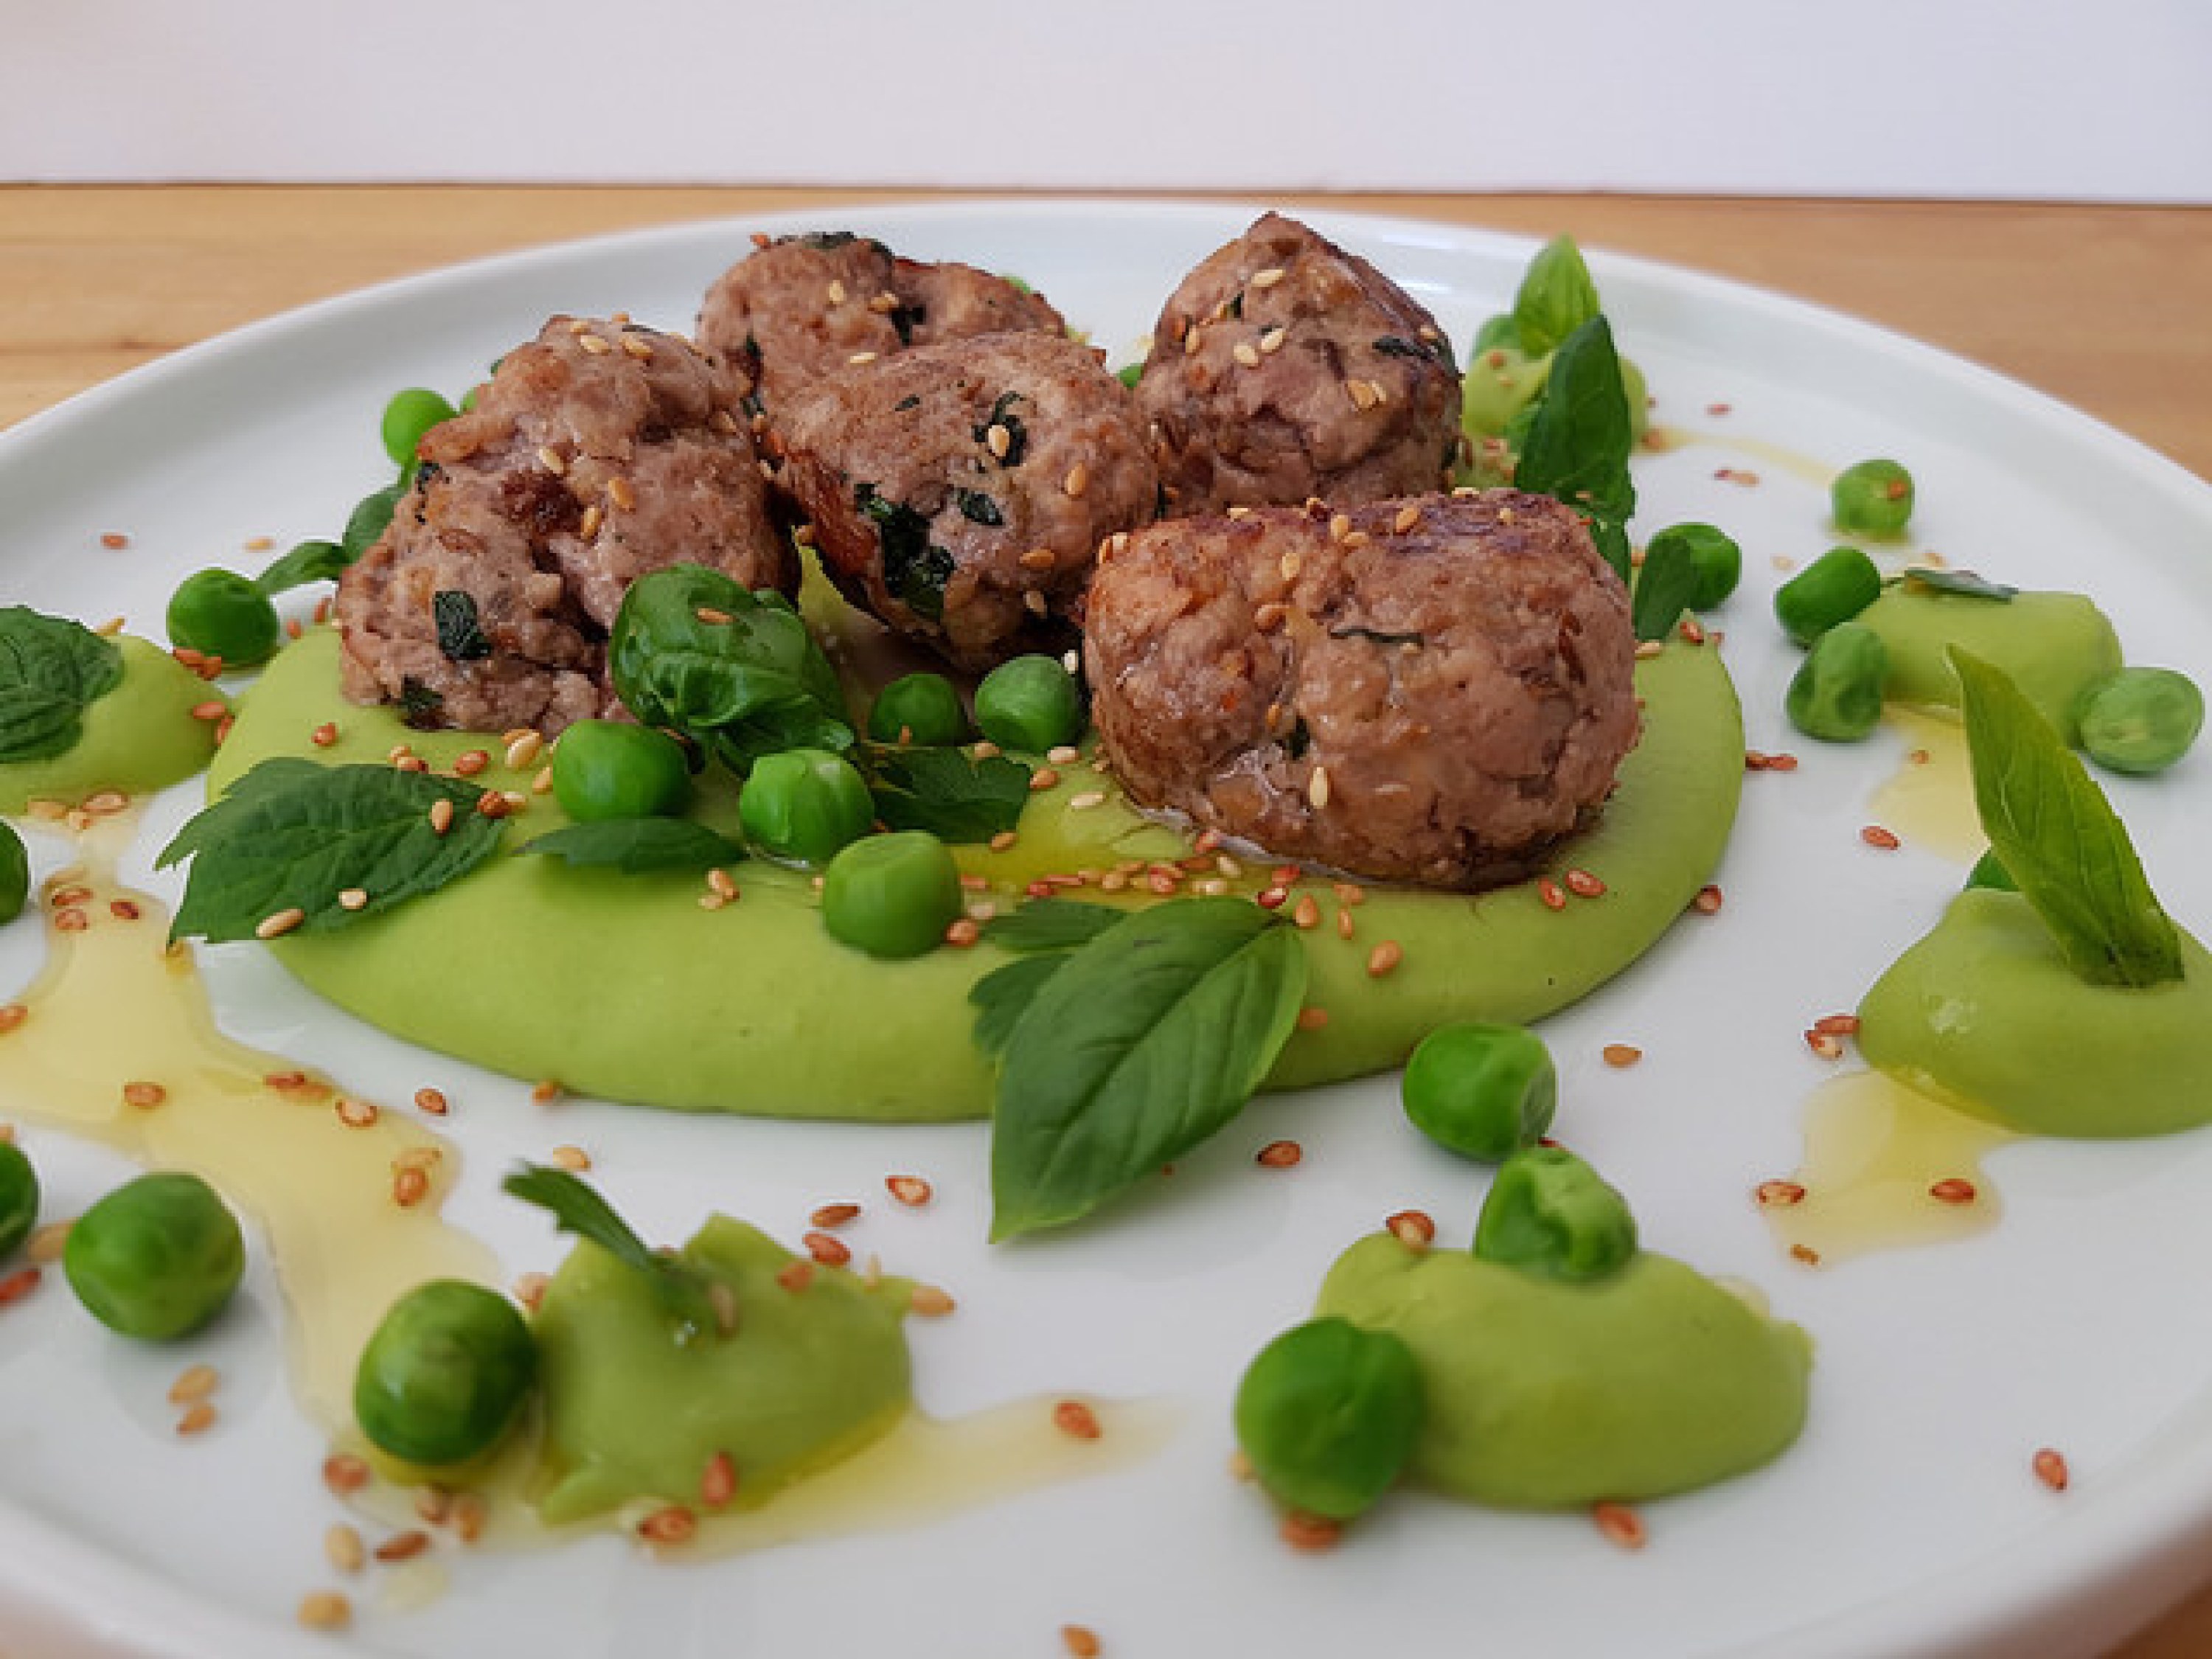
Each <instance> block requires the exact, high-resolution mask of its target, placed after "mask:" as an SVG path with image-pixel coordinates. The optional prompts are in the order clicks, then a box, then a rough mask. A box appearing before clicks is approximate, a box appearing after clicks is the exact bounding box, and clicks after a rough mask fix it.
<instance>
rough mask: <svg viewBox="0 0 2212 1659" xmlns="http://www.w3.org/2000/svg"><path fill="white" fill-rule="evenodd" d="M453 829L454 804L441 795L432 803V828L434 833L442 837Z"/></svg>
mask: <svg viewBox="0 0 2212 1659" xmlns="http://www.w3.org/2000/svg"><path fill="white" fill-rule="evenodd" d="M430 828H431V829H432V831H433V832H434V833H435V834H437V835H441V836H442V835H444V834H445V833H446V831H447V830H448V829H452V828H453V802H452V801H451V800H448V799H447V798H446V797H445V796H443V795H441V796H440V797H439V798H438V799H435V800H434V801H432V802H431V803H430Z"/></svg>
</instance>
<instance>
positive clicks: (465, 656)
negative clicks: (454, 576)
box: [430, 587, 491, 662]
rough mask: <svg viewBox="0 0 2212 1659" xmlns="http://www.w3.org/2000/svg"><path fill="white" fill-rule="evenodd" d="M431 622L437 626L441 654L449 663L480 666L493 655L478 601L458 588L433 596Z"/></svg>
mask: <svg viewBox="0 0 2212 1659" xmlns="http://www.w3.org/2000/svg"><path fill="white" fill-rule="evenodd" d="M430 619H431V621H432V622H433V623H435V624H436V625H437V629H438V650H439V652H440V653H441V655H442V656H444V658H445V659H446V660H447V662H476V661H478V660H480V659H483V658H485V657H489V655H491V641H489V639H487V638H485V637H484V631H483V623H481V622H480V621H478V620H477V602H476V597H475V596H474V595H473V594H471V593H469V592H465V591H464V590H462V589H460V588H458V587H447V588H441V589H440V590H439V591H438V592H435V593H433V594H432V595H431V596H430Z"/></svg>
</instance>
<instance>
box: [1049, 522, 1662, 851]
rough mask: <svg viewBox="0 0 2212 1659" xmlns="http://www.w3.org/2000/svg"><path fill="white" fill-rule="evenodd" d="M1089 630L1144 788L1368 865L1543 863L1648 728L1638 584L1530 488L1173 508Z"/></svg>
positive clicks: (1201, 814) (1266, 840) (1097, 710)
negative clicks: (1223, 510)
mask: <svg viewBox="0 0 2212 1659" xmlns="http://www.w3.org/2000/svg"><path fill="white" fill-rule="evenodd" d="M1087 626H1088V630H1089V631H1088V633H1087V635H1086V637H1085V647H1084V655H1085V668H1086V671H1087V672H1088V674H1089V676H1090V679H1091V694H1092V699H1093V702H1092V713H1093V716H1094V718H1095V719H1096V720H1097V725H1098V731H1099V735H1100V737H1101V738H1102V739H1103V742H1104V744H1105V747H1106V750H1107V753H1108V755H1109V757H1111V760H1112V763H1113V768H1114V771H1115V775H1116V776H1117V777H1119V778H1120V779H1121V784H1122V787H1124V788H1125V789H1126V790H1127V792H1128V793H1129V795H1130V796H1131V798H1132V799H1135V800H1137V801H1139V802H1140V803H1142V804H1145V805H1151V806H1157V807H1165V808H1170V809H1172V810H1174V811H1178V812H1182V813H1184V814H1187V815H1188V816H1189V817H1191V818H1193V819H1194V820H1195V821H1196V822H1198V823H1201V824H1206V825H1210V826H1212V827H1213V828H1215V829H1219V830H1221V831H1223V832H1224V833H1225V834H1227V835H1231V836H1239V837H1242V838H1243V839H1245V840H1247V841H1249V842H1255V843H1256V844H1257V845H1258V846H1260V847H1261V848H1264V849H1266V850H1267V852H1268V853H1271V854H1275V855H1277V856H1279V857H1285V858H1295V859H1303V860H1313V861H1315V862H1316V863H1320V864H1322V865H1327V866H1332V867H1334V868H1336V869H1339V870H1344V871H1349V872H1353V873H1355V874H1358V875H1363V876H1372V877H1376V878H1383V879H1387V880H1403V881H1414V882H1421V883H1425V884H1431V885H1434V886H1442V887H1476V886H1482V885H1486V884H1492V883H1496V882H1498V881H1502V880H1509V879H1512V878H1516V877H1518V876H1520V875H1522V874H1525V873H1527V872H1528V870H1529V869H1530V868H1531V867H1532V866H1533V864H1534V862H1535V861H1536V860H1539V859H1540V858H1541V855H1542V854H1543V853H1544V851H1545V849H1546V848H1547V847H1548V846H1549V845H1550V844H1551V843H1552V842H1555V841H1557V840H1558V839H1559V837H1561V836H1565V835H1567V834H1569V833H1570V832H1571V831H1572V830H1573V829H1576V828H1577V826H1578V825H1579V824H1581V823H1583V821H1584V820H1585V819H1587V818H1588V817H1590V816H1591V815H1592V814H1594V813H1595V811H1597V809H1598V807H1599V805H1601V803H1602V802H1603V801H1604V799H1605V798H1606V794H1607V791H1608V790H1609V789H1610V788H1611V787H1612V785H1613V772H1614V769H1615V768H1616V767H1618V766H1619V764H1620V758H1621V757H1622V756H1623V755H1625V754H1626V753H1627V752H1628V750H1629V749H1630V748H1631V747H1632V745H1633V744H1634V743H1635V741H1636V736H1637V732H1638V714H1637V706H1636V690H1635V684H1634V669H1635V654H1636V641H1635V637H1634V635H1633V633H1632V630H1631V629H1630V626H1629V617H1628V600H1627V597H1626V593H1625V592H1624V591H1623V589H1622V587H1621V584H1620V579H1619V578H1618V577H1617V576H1615V575H1614V574H1613V572H1612V570H1611V569H1610V568H1607V565H1606V563H1605V562H1604V561H1603V560H1602V559H1601V558H1600V557H1599V556H1598V554H1597V551H1596V550H1595V548H1594V547H1593V546H1592V545H1591V543H1590V538H1589V532H1587V531H1586V530H1585V529H1584V528H1583V524H1582V521H1581V520H1580V519H1579V518H1578V517H1577V515H1576V514H1575V513H1573V512H1572V511H1571V510H1570V509H1569V508H1567V507H1563V506H1561V505H1560V504H1559V502H1557V501H1553V500H1552V499H1551V498H1550V497H1549V496H1545V495H1525V494H1522V493H1521V492H1519V491H1517V490H1506V489H1500V490H1492V491H1489V492H1487V493H1486V494H1483V495H1425V496H1419V497H1414V498H1412V499H1409V500H1406V501H1379V502H1374V503H1370V504H1368V505H1365V506H1360V507H1349V508H1344V509H1340V510H1339V511H1337V512H1335V513H1333V514H1332V513H1330V512H1329V511H1328V510H1326V509H1321V508H1316V509H1313V510H1310V511H1309V510H1304V509H1300V508H1291V507H1274V508H1263V509H1257V510H1253V511H1250V512H1246V513H1240V515H1239V516H1237V517H1234V518H1221V519H1180V520H1164V521H1162V522H1161V523H1158V524H1156V525H1153V526H1151V527H1149V528H1148V529H1145V530H1141V531H1139V532H1135V533H1134V534H1133V535H1131V536H1129V537H1128V538H1127V539H1126V540H1116V541H1115V543H1113V544H1109V548H1108V549H1107V550H1106V551H1105V553H1103V555H1102V556H1101V559H1100V562H1099V567H1098V572H1097V576H1096V577H1095V578H1094V579H1093V580H1092V583H1091V598H1090V605H1089V615H1088V623H1087Z"/></svg>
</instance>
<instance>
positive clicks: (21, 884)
mask: <svg viewBox="0 0 2212 1659" xmlns="http://www.w3.org/2000/svg"><path fill="white" fill-rule="evenodd" d="M30 896H31V854H30V849H29V848H27V847H25V846H24V845H23V838H22V836H20V835H18V834H16V833H15V825H14V824H12V823H9V822H8V821H7V820H6V819H5V818H0V922H9V921H15V918H16V917H18V916H20V915H22V914H23V905H24V903H25V902H26V901H27V900H28V899H29V897H30Z"/></svg>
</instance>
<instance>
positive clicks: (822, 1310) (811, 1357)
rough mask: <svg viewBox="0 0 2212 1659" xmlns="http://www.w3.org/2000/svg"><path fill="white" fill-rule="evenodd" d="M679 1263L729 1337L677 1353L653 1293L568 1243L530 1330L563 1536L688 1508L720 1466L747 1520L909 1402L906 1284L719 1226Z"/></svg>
mask: <svg viewBox="0 0 2212 1659" xmlns="http://www.w3.org/2000/svg"><path fill="white" fill-rule="evenodd" d="M796 1259H797V1258H794V1257H793V1255H791V1254H790V1253H789V1252H788V1251H787V1250H785V1249H783V1247H782V1246H781V1245H779V1244H778V1243H775V1240H773V1239H771V1238H769V1237H767V1236H766V1235H765V1234H763V1233H761V1232H759V1231H756V1230H755V1229H753V1228H751V1227H749V1226H747V1225H745V1224H744V1223H743V1222H741V1221H732V1220H731V1219H730V1218H728V1217H726V1216H720V1215H717V1216H710V1217H709V1218H708V1220H707V1224H706V1225H704V1226H703V1227H702V1228H701V1229H700V1230H699V1231H698V1232H696V1234H694V1235H693V1236H692V1238H691V1241H690V1243H687V1244H685V1245H684V1248H683V1249H681V1250H680V1251H679V1252H678V1260H679V1261H681V1262H682V1263H683V1264H684V1266H685V1267H689V1268H690V1269H692V1270H693V1271H694V1272H696V1273H698V1274H699V1275H700V1276H701V1277H702V1278H703V1279H706V1280H707V1281H708V1283H709V1284H712V1285H721V1286H724V1287H726V1289H727V1290H728V1291H729V1292H730V1295H731V1297H732V1298H733V1299H734V1305H735V1308H736V1312H737V1320H736V1325H735V1328H734V1329H733V1330H732V1331H731V1332H730V1333H729V1334H726V1335H723V1334H714V1333H711V1332H708V1333H700V1334H696V1335H694V1336H692V1337H691V1339H690V1340H689V1341H687V1342H681V1343H679V1342H678V1340H676V1336H675V1331H674V1328H673V1323H672V1322H671V1318H670V1316H669V1312H668V1309H667V1306H666V1304H665V1303H664V1302H663V1301H662V1300H661V1299H660V1297H659V1295H658V1294H657V1292H656V1291H655V1288H654V1286H653V1282H652V1281H651V1280H650V1279H647V1277H646V1276H645V1275H643V1274H641V1273H638V1272H637V1271H636V1270H635V1268H633V1267H628V1266H625V1265H624V1264H623V1263H622V1262H620V1261H617V1260H616V1259H615V1258H614V1257H613V1256H611V1255H608V1254H607V1253H606V1252H605V1250H602V1249H599V1246H597V1245H596V1244H592V1243H578V1244H576V1246H575V1247H574V1249H571V1250H570V1251H569V1253H568V1259H567V1260H566V1261H563V1262H562V1264H561V1267H560V1270H559V1271H558V1272H557V1273H555V1274H554V1275H553V1279H552V1282H551V1284H550V1285H548V1286H547V1287H546V1291H545V1299H544V1302H543V1303H542V1304H539V1307H538V1315H537V1319H536V1322H535V1329H536V1332H537V1337H538V1365H539V1375H540V1377H541V1379H542V1381H543V1383H544V1398H545V1443H544V1448H545V1449H544V1466H543V1471H542V1473H543V1474H544V1480H545V1485H544V1489H543V1492H542V1495H541V1496H540V1497H539V1498H538V1509H539V1510H540V1512H541V1513H542V1514H543V1515H544V1517H545V1518H546V1520H548V1521H549V1522H554V1523H556V1524H558V1523H560V1522H567V1521H574V1520H578V1519H580V1518H582V1517H583V1516H590V1515H596V1514H599V1513H600V1512H601V1511H603V1510H609V1509H612V1508H614V1507H615V1506H616V1505H617V1504H623V1503H625V1502H627V1501H629V1499H631V1498H665V1499H667V1500H669V1501H671V1502H678V1501H682V1502H689V1501H690V1500H691V1498H693V1497H694V1496H695V1495H696V1493H697V1492H698V1490H699V1477H700V1471H701V1470H702V1469H704V1468H706V1467H707V1465H708V1462H710V1461H711V1460H712V1459H713V1458H714V1455H716V1454H717V1453H726V1454H728V1455H729V1458H730V1461H731V1462H732V1465H733V1466H734V1467H735V1468H737V1469H738V1471H740V1479H739V1480H738V1487H737V1495H736V1498H735V1502H736V1504H737V1505H738V1507H740V1508H750V1507H752V1506H754V1505H756V1504H760V1503H762V1502H763V1501H765V1500H766V1499H767V1498H770V1497H772V1496H773V1495H774V1494H775V1492H778V1491H779V1490H781V1488H783V1487H785V1486H789V1485H790V1484H791V1483H792V1482H793V1481H794V1480H800V1479H802V1478H804V1477H805V1476H806V1475H808V1474H813V1473H815V1472H816V1471H817V1470H819V1469H821V1468H825V1467H826V1466H828V1465H829V1464H831V1463H834V1462H837V1461H838V1460H839V1459H841V1458H843V1457H847V1456H849V1455H852V1454H853V1453H854V1452H856V1451H858V1450H860V1448H862V1447H863V1446H865V1445H866V1444H868V1443H870V1442H871V1441H873V1440H875V1439H877V1438H878V1437H881V1436H882V1435H884V1434H885V1433H887V1432H888V1431H890V1429H891V1428H892V1427H893V1426H894V1425H896V1423H897V1422H898V1420H899V1419H900V1418H901V1417H902V1416H903V1415H904V1414H905V1413H906V1411H907V1407H908V1404H909V1402H910V1399H911V1395H910V1393H909V1389H908V1364H907V1350H906V1337H905V1334H904V1333H903V1332H902V1330H901V1328H900V1325H899V1321H900V1319H901V1317H902V1315H903V1314H904V1313H905V1311H906V1308H907V1303H908V1298H909V1297H910V1295H911V1293H912V1290H913V1287H912V1285H909V1284H908V1282H907V1281H906V1280H904V1279H882V1280H880V1281H879V1282H878V1283H877V1284H875V1285H866V1284H863V1283H862V1282H861V1281H860V1279H858V1278H856V1277H855V1276H854V1274H852V1273H847V1272H843V1271H841V1270H837V1269H831V1268H822V1267H814V1266H813V1264H812V1263H811V1262H810V1263H808V1264H807V1266H808V1269H809V1271H810V1277H809V1278H808V1279H807V1280H806V1282H805V1284H804V1285H801V1286H799V1287H797V1288H787V1286H785V1285H782V1284H781V1283H779V1282H778V1280H777V1278H776V1275H777V1274H778V1273H781V1271H782V1270H783V1269H784V1268H786V1267H789V1266H790V1265H791V1264H792V1262H793V1261H794V1260H796Z"/></svg>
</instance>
